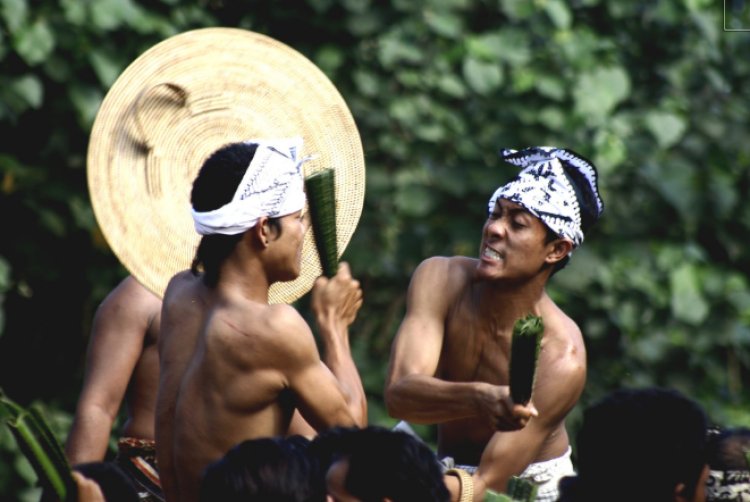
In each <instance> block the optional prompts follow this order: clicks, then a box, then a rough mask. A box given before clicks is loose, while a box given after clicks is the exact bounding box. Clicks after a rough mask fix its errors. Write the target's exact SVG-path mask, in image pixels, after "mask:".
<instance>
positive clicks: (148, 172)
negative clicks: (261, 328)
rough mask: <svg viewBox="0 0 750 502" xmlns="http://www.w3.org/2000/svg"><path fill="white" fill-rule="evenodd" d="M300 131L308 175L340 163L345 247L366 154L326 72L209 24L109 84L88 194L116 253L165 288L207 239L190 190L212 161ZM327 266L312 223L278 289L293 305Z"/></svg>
mask: <svg viewBox="0 0 750 502" xmlns="http://www.w3.org/2000/svg"><path fill="white" fill-rule="evenodd" d="M292 136H301V137H302V139H303V141H304V146H303V150H302V152H301V156H312V157H313V158H312V160H310V161H308V162H306V163H305V164H304V170H305V175H309V174H312V173H314V172H316V171H319V170H322V169H325V168H333V169H334V170H335V180H336V186H335V195H336V227H337V228H336V232H337V239H336V240H337V245H338V249H339V256H340V255H341V253H343V251H344V250H345V248H346V246H347V245H348V243H349V241H350V239H351V237H352V234H353V233H354V230H355V228H356V226H357V223H358V221H359V217H360V215H361V213H362V204H363V201H364V192H365V164H364V153H363V151H362V143H361V141H360V137H359V133H358V131H357V127H356V124H355V123H354V120H353V118H352V115H351V113H350V111H349V109H348V107H347V105H346V103H345V102H344V99H343V98H342V96H341V95H340V94H339V92H338V91H337V89H336V88H335V87H334V85H333V84H332V83H331V81H330V80H329V79H328V78H327V77H326V75H325V74H324V73H323V72H322V71H321V70H320V69H319V68H318V67H317V66H315V65H314V64H313V63H312V62H311V61H310V60H308V59H307V58H306V57H305V56H303V55H302V54H300V53H299V52H297V51H295V50H294V49H292V48H290V47H288V46H286V45H284V44H283V43H281V42H279V41H277V40H274V39H272V38H269V37H267V36H264V35H261V34H258V33H254V32H251V31H247V30H242V29H237V28H204V29H198V30H193V31H188V32H185V33H181V34H178V35H175V36H173V37H170V38H168V39H166V40H164V41H162V42H161V43H159V44H157V45H155V46H153V47H152V48H150V49H149V50H147V51H146V52H144V53H143V54H142V55H141V56H139V57H138V58H137V59H136V60H135V61H133V62H132V63H131V64H130V65H129V66H128V67H127V68H126V69H125V71H123V73H122V74H121V75H120V76H119V77H118V79H117V80H116V81H115V83H114V84H113V86H112V87H111V88H110V89H109V91H108V92H107V95H106V96H105V98H104V101H103V102H102V105H101V107H100V109H99V111H98V113H97V116H96V119H95V121H94V125H93V128H92V131H91V136H90V140H89V147H88V159H87V176H88V186H89V193H90V197H91V202H92V206H93V209H94V213H95V215H96V219H97V222H98V224H99V226H100V228H101V230H102V233H103V234H104V237H105V238H106V240H107V242H108V244H109V245H110V247H111V248H112V250H113V252H114V253H115V255H116V256H117V257H118V259H119V260H120V261H121V262H122V264H123V265H124V266H125V267H126V268H127V269H128V271H129V272H130V273H131V274H132V275H133V276H134V277H135V278H136V279H138V280H139V281H140V282H141V283H142V284H143V285H144V286H146V287H147V288H148V289H150V290H151V291H153V292H154V293H155V294H157V295H159V296H160V297H161V296H163V293H164V289H165V288H166V285H167V283H168V281H169V279H170V278H171V277H172V276H173V275H174V274H175V273H177V272H179V271H181V270H184V269H186V268H189V266H190V263H191V262H192V260H193V257H194V254H195V250H196V247H197V245H198V242H199V240H200V236H199V235H198V234H197V232H196V231H195V229H194V226H193V221H192V218H191V216H190V191H191V188H192V183H193V180H194V179H195V177H196V176H197V174H198V170H199V169H200V166H201V165H202V164H203V162H204V160H205V159H206V158H207V157H208V156H209V155H210V154H211V153H212V152H214V151H215V150H216V149H218V148H219V147H221V146H223V145H225V144H227V143H232V142H236V141H244V140H247V139H251V138H258V139H261V138H280V137H292ZM320 273H321V266H320V261H319V258H318V255H317V252H316V250H315V243H314V240H313V235H312V231H311V230H310V229H308V231H307V234H306V235H305V239H304V244H303V252H302V272H301V274H300V276H299V277H298V278H297V279H296V280H294V281H290V282H284V283H277V284H274V285H273V286H272V287H271V290H270V293H269V295H270V301H271V303H290V302H292V301H294V300H296V299H298V298H299V297H300V296H302V295H304V294H305V293H306V292H307V291H309V290H310V288H311V287H312V284H313V282H314V280H315V278H317V277H318V276H319V275H320Z"/></svg>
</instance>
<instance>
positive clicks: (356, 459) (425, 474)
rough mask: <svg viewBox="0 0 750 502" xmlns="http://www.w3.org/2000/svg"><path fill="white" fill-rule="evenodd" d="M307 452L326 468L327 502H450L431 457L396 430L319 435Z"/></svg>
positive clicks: (425, 448)
mask: <svg viewBox="0 0 750 502" xmlns="http://www.w3.org/2000/svg"><path fill="white" fill-rule="evenodd" d="M312 449H313V451H314V454H315V455H316V456H317V457H318V458H319V459H320V463H321V466H322V467H323V468H324V469H326V471H327V472H326V485H327V488H328V494H329V501H333V502H382V501H392V502H422V501H424V502H441V501H446V502H447V501H448V500H450V498H449V494H448V490H447V488H446V486H445V483H444V482H443V473H442V469H441V468H440V464H439V462H438V460H437V457H436V456H435V454H434V453H433V452H432V450H430V448H429V447H428V446H427V445H425V444H424V443H422V442H421V441H420V440H419V439H417V438H415V437H414V436H411V435H410V434H407V433H405V432H401V431H393V430H390V429H386V428H383V427H377V426H369V427H367V428H364V429H357V428H335V429H331V430H329V431H326V432H324V433H321V434H320V435H319V436H318V437H317V438H316V439H315V440H314V441H313V446H312Z"/></svg>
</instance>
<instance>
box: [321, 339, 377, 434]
mask: <svg viewBox="0 0 750 502" xmlns="http://www.w3.org/2000/svg"><path fill="white" fill-rule="evenodd" d="M320 330H321V338H322V339H323V343H324V346H325V347H324V354H323V362H324V363H325V365H326V366H328V368H329V369H330V370H331V373H333V375H334V376H335V377H336V380H338V382H339V385H340V386H341V389H342V390H343V391H344V395H345V397H346V402H347V404H348V406H349V409H350V410H351V413H352V416H353V417H354V419H355V420H356V422H357V424H358V425H359V426H360V427H363V426H365V425H366V424H367V398H366V396H365V391H364V387H363V386H362V379H361V378H360V376H359V371H358V370H357V366H356V365H355V363H354V359H353V358H352V354H351V348H350V346H349V336H348V333H347V330H346V329H345V328H342V327H340V326H339V327H331V326H324V325H323V326H320ZM342 330H343V332H342Z"/></svg>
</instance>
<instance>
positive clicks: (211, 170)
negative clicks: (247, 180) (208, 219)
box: [190, 143, 258, 285]
mask: <svg viewBox="0 0 750 502" xmlns="http://www.w3.org/2000/svg"><path fill="white" fill-rule="evenodd" d="M257 148H258V146H257V145H255V144H251V143H231V144H228V145H226V146H224V147H222V148H220V149H218V150H216V151H215V152H214V153H213V154H211V155H210V156H209V157H208V159H206V161H205V162H204V163H203V165H202V166H201V169H200V171H199V172H198V176H197V177H196V178H195V181H194V182H193V188H192V191H191V194H190V203H191V204H192V206H193V209H194V210H196V211H202V212H205V211H213V210H215V209H218V208H220V207H222V206H223V205H225V204H227V203H229V202H230V201H231V200H232V197H233V195H234V193H235V191H236V190H237V187H238V186H239V184H240V181H242V177H243V176H244V175H245V171H247V168H248V166H249V165H250V162H251V161H252V160H253V156H254V155H255V152H256V150H257ZM240 238H241V235H223V234H214V235H206V236H204V237H203V238H202V239H201V241H200V244H199V245H198V250H197V252H196V255H195V260H194V261H193V264H192V266H191V269H192V271H193V273H197V272H198V271H199V270H200V269H203V271H204V272H205V273H206V281H207V283H208V284H212V285H213V284H216V281H217V279H218V268H219V265H220V264H221V262H222V261H223V260H224V259H225V258H226V257H227V256H228V255H229V254H230V253H231V252H232V250H233V249H234V246H235V245H236V244H237V242H238V241H239V240H240Z"/></svg>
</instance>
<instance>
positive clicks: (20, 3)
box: [0, 0, 29, 35]
mask: <svg viewBox="0 0 750 502" xmlns="http://www.w3.org/2000/svg"><path fill="white" fill-rule="evenodd" d="M28 11H29V8H28V5H27V3H26V0H0V15H2V18H3V20H4V21H5V24H6V25H7V27H8V31H9V32H10V33H11V34H13V35H16V34H17V33H18V32H19V31H21V30H22V29H23V27H24V25H25V24H26V19H27V17H28V13H29V12H28Z"/></svg>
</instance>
